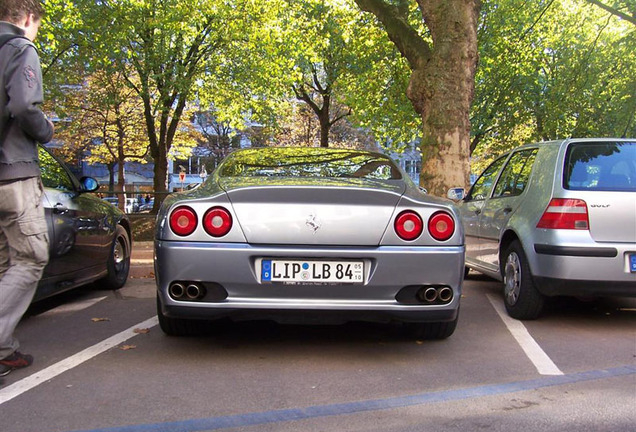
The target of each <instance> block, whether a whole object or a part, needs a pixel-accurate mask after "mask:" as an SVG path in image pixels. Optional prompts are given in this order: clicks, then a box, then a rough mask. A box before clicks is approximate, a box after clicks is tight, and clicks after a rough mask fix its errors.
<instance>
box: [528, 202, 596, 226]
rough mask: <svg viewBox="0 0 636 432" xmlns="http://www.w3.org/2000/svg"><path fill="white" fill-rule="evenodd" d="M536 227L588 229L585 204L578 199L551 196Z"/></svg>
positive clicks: (588, 223)
mask: <svg viewBox="0 0 636 432" xmlns="http://www.w3.org/2000/svg"><path fill="white" fill-rule="evenodd" d="M537 228H547V229H576V230H589V229H590V220H589V218H588V214H587V204H586V203H585V201H583V200H580V199H564V198H552V200H550V204H548V208H547V209H545V211H544V212H543V216H541V219H540V220H539V223H538V224H537Z"/></svg>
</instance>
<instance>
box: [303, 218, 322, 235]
mask: <svg viewBox="0 0 636 432" xmlns="http://www.w3.org/2000/svg"><path fill="white" fill-rule="evenodd" d="M305 225H307V226H308V227H309V228H311V229H313V230H314V234H316V232H317V231H318V230H319V229H320V221H319V220H318V219H316V215H315V214H313V213H312V214H310V215H309V217H308V218H307V221H306V222H305Z"/></svg>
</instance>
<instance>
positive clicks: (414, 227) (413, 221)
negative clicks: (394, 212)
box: [393, 210, 424, 241]
mask: <svg viewBox="0 0 636 432" xmlns="http://www.w3.org/2000/svg"><path fill="white" fill-rule="evenodd" d="M393 226H394V228H395V232H396V233H397V235H398V236H399V237H400V238H401V239H402V240H409V241H410V240H415V239H416V238H418V237H419V236H420V234H422V230H423V228H424V223H423V222H422V218H421V217H420V215H418V214H417V213H415V212H414V211H410V210H406V211H403V212H402V213H400V214H399V215H398V217H396V218H395V223H394V225H393Z"/></svg>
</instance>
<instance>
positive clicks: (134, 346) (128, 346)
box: [119, 345, 137, 351]
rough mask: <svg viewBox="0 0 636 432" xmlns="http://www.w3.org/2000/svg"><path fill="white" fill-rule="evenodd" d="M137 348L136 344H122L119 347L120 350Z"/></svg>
mask: <svg viewBox="0 0 636 432" xmlns="http://www.w3.org/2000/svg"><path fill="white" fill-rule="evenodd" d="M135 348H137V345H122V346H121V347H120V348H119V349H120V350H122V351H128V350H131V349H135Z"/></svg>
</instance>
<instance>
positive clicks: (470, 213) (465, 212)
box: [458, 155, 508, 264]
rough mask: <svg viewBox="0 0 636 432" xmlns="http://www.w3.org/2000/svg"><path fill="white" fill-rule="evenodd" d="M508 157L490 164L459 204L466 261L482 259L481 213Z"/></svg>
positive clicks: (473, 262)
mask: <svg viewBox="0 0 636 432" xmlns="http://www.w3.org/2000/svg"><path fill="white" fill-rule="evenodd" d="M507 157H508V155H505V156H502V157H500V158H499V159H497V160H495V161H494V162H493V163H492V164H490V165H489V166H488V168H486V169H485V170H484V172H483V173H482V174H481V175H480V176H479V178H478V179H477V181H475V183H474V184H473V187H472V188H471V189H470V191H469V192H468V195H467V196H466V198H464V200H463V201H462V202H461V203H460V205H458V210H459V213H460V217H461V220H462V224H463V225H464V235H465V237H466V261H467V262H469V263H471V264H477V262H478V261H479V260H480V252H479V251H480V244H479V224H480V219H481V214H482V211H483V207H484V204H485V202H486V199H487V198H488V197H489V196H490V193H491V191H492V188H493V186H494V184H495V180H496V179H497V175H498V174H499V171H500V170H501V167H502V166H503V164H504V162H505V161H506V158H507Z"/></svg>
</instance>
